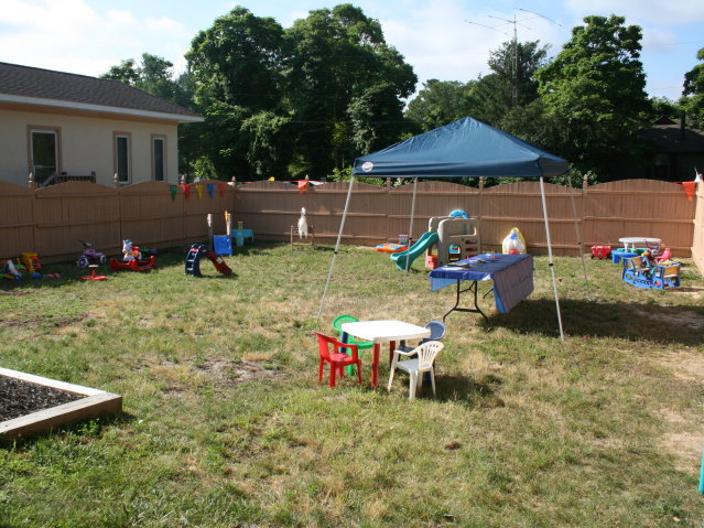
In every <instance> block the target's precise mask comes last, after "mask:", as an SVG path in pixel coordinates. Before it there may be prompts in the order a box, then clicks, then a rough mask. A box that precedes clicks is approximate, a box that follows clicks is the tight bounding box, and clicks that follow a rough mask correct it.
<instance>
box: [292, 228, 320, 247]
mask: <svg viewBox="0 0 704 528" xmlns="http://www.w3.org/2000/svg"><path fill="white" fill-rule="evenodd" d="M294 246H309V247H315V229H313V226H308V238H303V239H299V238H298V227H297V226H294V225H292V226H291V249H292V250H293V247H294Z"/></svg>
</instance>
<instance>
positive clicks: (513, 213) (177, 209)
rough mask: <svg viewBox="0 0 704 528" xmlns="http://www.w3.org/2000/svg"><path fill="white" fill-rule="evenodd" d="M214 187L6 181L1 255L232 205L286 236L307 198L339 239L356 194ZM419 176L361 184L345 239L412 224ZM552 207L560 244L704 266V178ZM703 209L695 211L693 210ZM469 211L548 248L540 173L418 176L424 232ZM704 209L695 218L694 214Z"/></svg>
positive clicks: (154, 236)
mask: <svg viewBox="0 0 704 528" xmlns="http://www.w3.org/2000/svg"><path fill="white" fill-rule="evenodd" d="M212 183H214V184H215V187H214V188H213V189H214V192H213V196H212V197H211V196H210V195H209V193H208V191H207V188H208V187H207V184H208V182H204V183H202V184H201V185H202V187H201V188H202V196H201V197H200V198H199V197H198V193H197V191H196V189H195V187H192V192H191V196H190V197H189V198H188V199H186V198H185V196H184V194H183V191H182V190H181V189H179V191H178V193H177V194H176V196H175V198H174V199H172V198H171V195H170V192H169V186H168V184H166V183H161V182H145V183H140V184H136V185H131V186H127V187H123V188H120V189H119V190H118V189H112V188H108V187H104V186H101V185H96V184H93V183H86V182H69V183H63V184H59V185H54V186H51V187H48V188H43V189H38V190H31V189H24V188H22V187H18V186H15V185H11V184H5V183H0V208H1V210H2V212H3V214H2V215H0V257H3V258H7V257H13V256H16V255H17V254H19V253H20V252H22V251H37V252H38V253H40V255H41V256H42V258H48V259H49V260H54V261H55V260H62V259H73V258H75V257H76V256H77V255H78V254H80V252H81V245H80V242H79V240H88V241H91V242H93V243H94V244H95V245H96V247H97V248H98V249H100V250H102V251H104V252H106V253H112V254H118V253H119V251H120V246H121V240H122V239H123V238H131V239H132V240H133V241H134V242H135V243H137V244H143V245H148V246H156V247H168V246H177V245H181V244H187V243H191V242H196V241H201V240H205V238H206V235H207V224H206V221H205V217H206V215H207V214H208V213H213V218H214V220H215V222H214V230H215V232H216V233H223V232H224V229H225V228H224V218H223V214H222V213H223V211H225V210H228V211H230V212H232V214H233V224H234V225H235V226H236V222H237V221H238V220H242V221H243V222H244V223H245V225H246V226H247V227H250V228H252V229H253V230H254V232H255V233H256V235H257V237H260V238H264V239H267V238H268V239H277V240H287V239H288V236H289V232H290V226H292V225H295V224H296V222H297V219H298V217H299V215H300V209H301V207H305V208H306V210H307V213H308V221H309V224H310V225H313V226H314V227H315V230H316V237H317V238H318V239H319V240H320V241H321V242H323V243H331V242H333V241H334V239H335V237H336V235H337V230H338V227H339V224H340V220H341V216H342V210H343V208H344V204H345V199H346V196H347V190H348V184H347V183H344V182H337V183H327V184H325V185H321V186H311V187H309V188H308V190H306V191H305V192H299V191H298V190H297V188H296V187H295V186H293V185H291V184H288V183H282V182H256V183H248V184H244V185H241V186H240V187H238V188H237V189H235V188H234V187H232V186H230V185H228V186H226V187H225V192H224V193H223V196H221V195H220V187H219V186H218V182H212ZM412 192H413V185H412V184H411V183H406V184H404V185H401V186H399V187H387V186H375V185H368V184H355V187H354V193H353V197H352V201H351V203H350V215H349V217H348V219H347V224H346V226H345V233H344V240H345V241H346V242H351V243H356V244H364V245H370V244H376V243H379V242H381V241H384V240H386V239H389V238H396V237H397V236H398V235H399V234H401V233H408V229H409V219H410V211H411V199H412ZM546 194H547V203H548V213H549V218H550V227H551V234H552V239H553V243H554V247H555V250H556V251H555V252H556V254H563V255H576V254H577V233H576V229H575V227H576V226H575V215H574V210H573V201H574V208H575V209H576V213H577V219H578V220H577V226H578V227H580V228H581V231H582V237H583V242H584V247H585V249H586V248H588V247H589V246H590V245H593V244H595V243H611V244H613V245H618V239H619V238H620V237H623V236H657V237H659V238H662V239H663V241H664V243H665V244H666V245H668V246H669V247H671V248H672V249H673V250H674V252H675V255H676V256H690V254H693V255H694V258H695V260H696V262H697V263H698V265H699V266H700V267H702V268H704V234H703V227H702V226H703V225H704V196H703V195H704V185H702V184H700V185H699V189H698V197H699V198H698V200H696V201H695V200H689V199H688V198H687V196H686V194H685V193H684V192H683V189H682V187H681V186H680V185H678V184H674V183H667V182H660V181H653V180H625V181H620V182H610V183H604V184H599V185H594V186H592V187H588V188H586V189H585V190H584V191H582V190H581V189H572V188H568V187H563V186H559V185H552V184H546ZM695 207H696V211H695ZM453 209H464V210H465V211H468V212H469V213H470V214H472V215H473V216H477V217H479V218H480V234H481V238H482V246H483V247H484V248H485V249H498V248H499V247H500V245H501V241H502V240H503V238H504V237H505V236H506V234H507V233H508V232H509V230H510V229H511V227H513V226H518V227H519V228H520V229H521V231H522V232H523V234H524V236H525V238H526V241H527V243H528V246H529V248H530V250H531V251H532V252H534V253H544V252H545V245H546V242H545V233H544V226H543V218H542V206H541V200H540V188H539V184H538V183H537V182H530V181H526V182H519V183H511V184H505V185H499V186H496V187H491V188H487V189H481V188H472V187H466V186H462V185H457V184H454V183H448V182H438V181H425V182H420V183H418V187H417V199H416V211H415V212H416V219H415V222H414V225H413V234H414V236H415V237H416V238H417V237H418V236H419V235H420V234H421V233H422V232H424V231H425V230H426V229H427V222H428V218H430V217H431V216H446V215H447V214H448V213H449V212H450V211H451V210H453ZM695 212H696V217H695Z"/></svg>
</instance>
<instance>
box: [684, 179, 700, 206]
mask: <svg viewBox="0 0 704 528" xmlns="http://www.w3.org/2000/svg"><path fill="white" fill-rule="evenodd" d="M682 187H683V188H684V193H685V194H686V195H687V200H689V201H690V202H691V201H692V199H693V198H694V193H695V192H696V190H697V182H693V181H688V182H682Z"/></svg>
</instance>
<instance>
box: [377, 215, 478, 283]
mask: <svg viewBox="0 0 704 528" xmlns="http://www.w3.org/2000/svg"><path fill="white" fill-rule="evenodd" d="M454 212H455V211H453V213H454ZM479 251H480V240H479V229H478V228H477V219H476V218H471V217H466V218H463V217H462V216H461V215H457V214H456V215H455V216H434V217H432V218H430V220H428V230H427V231H426V232H425V233H423V235H422V236H421V237H420V238H419V239H418V240H417V241H416V242H415V243H414V244H413V245H412V246H411V247H410V248H408V250H406V251H402V252H399V253H394V254H393V255H391V260H392V261H393V262H394V263H395V264H396V267H397V268H398V269H399V270H407V269H409V268H410V267H411V266H412V265H413V261H414V260H415V259H416V258H418V257H419V256H421V255H424V254H425V255H426V257H428V258H427V259H426V263H427V264H429V267H430V268H435V267H437V266H442V265H444V264H447V263H448V262H451V261H453V260H460V259H464V258H468V257H473V256H474V255H477V254H479Z"/></svg>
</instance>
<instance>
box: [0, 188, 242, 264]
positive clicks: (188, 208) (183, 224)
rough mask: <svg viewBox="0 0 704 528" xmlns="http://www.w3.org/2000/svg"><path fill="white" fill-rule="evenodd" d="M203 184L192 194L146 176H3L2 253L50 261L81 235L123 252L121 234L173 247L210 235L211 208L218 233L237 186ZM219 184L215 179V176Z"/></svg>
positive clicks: (76, 245) (74, 248) (77, 249)
mask: <svg viewBox="0 0 704 528" xmlns="http://www.w3.org/2000/svg"><path fill="white" fill-rule="evenodd" d="M207 183H208V182H203V187H202V190H203V192H202V197H201V198H199V197H198V194H197V193H196V192H195V189H194V190H193V192H192V193H191V195H190V197H189V198H188V199H186V198H185V196H184V194H183V192H182V191H181V190H180V189H179V190H178V192H177V194H176V195H175V196H174V198H172V197H171V193H170V189H169V185H168V184H167V183H163V182H144V183H138V184H135V185H130V186H127V187H122V188H111V187H104V186H102V185H98V184H95V183H88V182H68V183H61V184H58V185H52V186H49V187H44V188H41V189H36V190H34V189H25V188H22V187H18V186H16V185H12V184H9V183H1V182H0V258H8V257H14V256H17V255H19V253H21V252H23V251H36V252H37V253H39V255H40V256H41V258H42V259H46V260H47V261H48V262H51V261H60V260H71V259H74V258H77V257H78V255H80V253H81V251H82V246H81V243H80V240H86V241H90V242H93V243H94V244H95V246H96V247H97V248H98V249H99V250H101V251H103V252H106V253H108V254H118V253H119V252H120V249H121V247H122V239H123V238H129V239H131V240H133V241H134V242H135V243H136V244H140V245H144V246H151V247H158V248H164V247H170V246H178V245H181V244H188V243H192V242H196V241H202V240H205V239H206V238H207V233H208V228H207V224H206V219H205V217H206V214H207V213H214V220H215V222H214V226H215V232H216V233H218V232H224V230H225V227H224V218H223V215H222V214H221V213H223V212H224V211H225V210H226V209H227V210H231V209H232V205H233V194H234V189H233V188H232V187H230V186H227V187H226V188H225V190H224V192H223V195H222V196H220V193H219V192H218V190H217V188H216V189H215V192H214V193H213V196H212V197H211V196H210V195H209V194H208V192H207V190H206V189H207ZM216 183H217V182H216Z"/></svg>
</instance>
